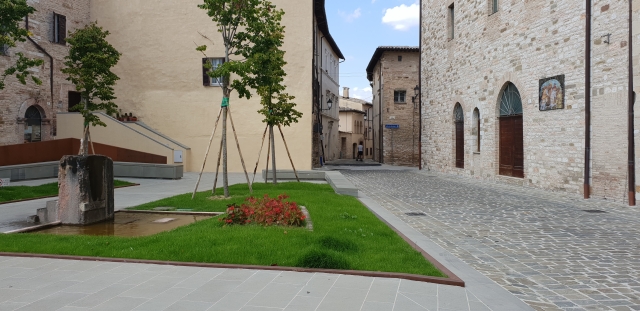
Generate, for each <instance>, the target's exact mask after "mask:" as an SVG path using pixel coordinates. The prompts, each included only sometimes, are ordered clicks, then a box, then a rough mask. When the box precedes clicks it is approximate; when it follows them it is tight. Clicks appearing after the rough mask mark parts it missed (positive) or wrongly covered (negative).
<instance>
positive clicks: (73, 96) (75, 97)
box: [67, 91, 82, 112]
mask: <svg viewBox="0 0 640 311" xmlns="http://www.w3.org/2000/svg"><path fill="white" fill-rule="evenodd" d="M68 100H69V102H68V105H67V111H69V112H71V111H77V110H75V109H73V107H75V106H77V105H78V104H80V102H82V94H80V93H79V92H74V91H69V93H68Z"/></svg>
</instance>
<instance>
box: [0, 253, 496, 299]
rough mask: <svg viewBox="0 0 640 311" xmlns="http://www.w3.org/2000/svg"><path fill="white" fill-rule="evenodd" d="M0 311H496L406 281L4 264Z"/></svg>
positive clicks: (449, 289) (451, 289)
mask: <svg viewBox="0 0 640 311" xmlns="http://www.w3.org/2000/svg"><path fill="white" fill-rule="evenodd" d="M0 310H20V311H26V310H33V311H42V310H58V311H72V310H73V311H83V310H100V311H106V310H114V311H116V310H117V311H125V310H136V311H144V310H148V311H160V310H166V311H170V310H180V311H204V310H209V311H212V310H242V311H258V310H260V311H276V310H286V311H352V310H371V311H375V310H389V311H391V310H398V311H414V310H415V311H424V310H430V311H438V310H441V311H447V310H448V311H461V310H471V311H487V310H489V309H488V308H487V307H486V306H485V305H484V304H483V303H481V302H480V301H479V300H478V299H477V298H476V297H475V296H473V294H471V293H470V292H468V291H467V290H466V289H465V288H462V287H455V286H447V285H436V284H431V283H422V282H414V281H407V280H399V279H384V278H370V277H360V276H349V275H339V274H323V273H300V272H279V271H263V270H243V269H218V268H197V267H176V266H163V265H152V264H139V263H114V262H96V261H75V260H59V259H44V258H17V257H0Z"/></svg>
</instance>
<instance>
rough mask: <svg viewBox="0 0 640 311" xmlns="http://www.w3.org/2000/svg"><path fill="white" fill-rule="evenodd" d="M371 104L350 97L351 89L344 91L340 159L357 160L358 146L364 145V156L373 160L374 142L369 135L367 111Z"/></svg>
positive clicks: (341, 108)
mask: <svg viewBox="0 0 640 311" xmlns="http://www.w3.org/2000/svg"><path fill="white" fill-rule="evenodd" d="M370 106H371V103H369V102H367V101H364V100H361V99H357V98H351V97H349V88H348V87H345V88H343V91H342V97H341V100H340V159H355V158H356V157H357V155H358V145H362V148H363V152H362V156H363V158H364V159H371V157H372V151H373V140H370V139H369V136H368V135H367V131H368V128H369V126H368V124H367V123H368V122H367V110H368V108H369V107H370Z"/></svg>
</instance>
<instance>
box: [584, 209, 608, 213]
mask: <svg viewBox="0 0 640 311" xmlns="http://www.w3.org/2000/svg"><path fill="white" fill-rule="evenodd" d="M582 211H583V212H587V213H594V214H602V213H606V212H605V211H601V210H599V209H583V210H582Z"/></svg>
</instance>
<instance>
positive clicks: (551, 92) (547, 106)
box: [538, 75, 565, 111]
mask: <svg viewBox="0 0 640 311" xmlns="http://www.w3.org/2000/svg"><path fill="white" fill-rule="evenodd" d="M538 92H539V93H538V96H539V97H538V99H539V107H540V111H547V110H557V109H564V100H565V97H564V75H559V76H555V77H550V78H545V79H541V80H540V88H539V89H538Z"/></svg>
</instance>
